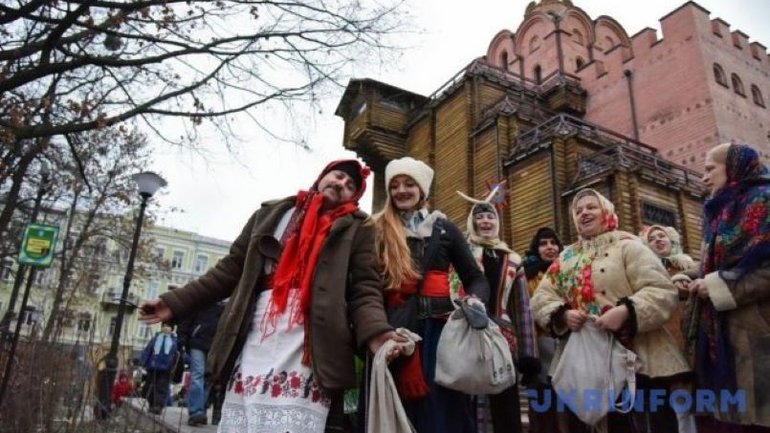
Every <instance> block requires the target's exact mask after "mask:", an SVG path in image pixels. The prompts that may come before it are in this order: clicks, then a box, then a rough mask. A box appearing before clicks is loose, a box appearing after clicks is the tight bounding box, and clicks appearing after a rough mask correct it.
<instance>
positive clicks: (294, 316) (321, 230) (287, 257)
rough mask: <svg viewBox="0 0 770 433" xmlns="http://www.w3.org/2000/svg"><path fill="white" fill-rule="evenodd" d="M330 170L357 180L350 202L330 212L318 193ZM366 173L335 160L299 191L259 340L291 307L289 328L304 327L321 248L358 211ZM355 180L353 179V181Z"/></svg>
mask: <svg viewBox="0 0 770 433" xmlns="http://www.w3.org/2000/svg"><path fill="white" fill-rule="evenodd" d="M332 170H341V171H344V172H346V173H348V174H351V172H352V171H353V170H357V173H355V172H352V176H351V177H354V178H355V177H356V176H355V175H358V177H359V180H360V182H359V185H358V189H357V190H356V192H355V194H354V195H353V197H352V198H351V200H350V201H347V202H344V203H342V204H339V205H338V206H336V207H334V208H333V209H328V210H324V209H323V199H324V198H323V194H322V193H321V192H320V191H318V184H319V183H320V181H321V179H322V178H323V177H324V176H326V174H328V173H329V172H330V171H332ZM369 173H370V170H369V168H368V167H366V166H362V165H361V164H360V163H359V162H358V161H356V160H354V159H349V160H338V161H334V162H332V163H330V164H329V165H327V166H326V167H325V168H324V169H323V171H321V174H320V175H319V176H318V178H317V179H316V181H315V183H313V186H312V187H311V188H310V190H309V191H304V190H303V191H299V193H297V201H296V205H295V210H294V215H292V218H291V220H290V222H289V224H288V226H287V227H286V233H285V235H284V237H283V240H284V242H285V246H284V249H283V252H282V253H281V258H280V259H279V261H278V267H277V268H276V271H275V275H274V277H273V292H272V295H271V297H270V305H269V306H268V309H267V312H266V314H265V316H264V317H263V319H262V332H263V338H264V337H266V336H269V335H270V334H272V333H273V332H274V331H275V327H276V324H277V320H278V317H279V316H280V315H281V314H283V312H284V311H286V307H287V305H289V304H291V317H290V320H289V326H290V327H291V326H293V325H296V324H300V323H304V318H305V316H306V314H307V313H308V311H309V307H310V286H311V284H312V278H313V273H314V271H315V267H316V264H317V263H318V257H319V255H320V252H321V247H322V246H323V244H324V241H325V240H326V237H327V236H328V234H329V230H330V229H331V226H332V224H333V223H334V221H335V220H337V218H340V217H343V216H345V215H348V214H351V213H353V212H355V211H356V210H357V209H358V200H359V199H360V198H361V196H362V195H363V194H364V191H365V190H366V178H367V177H368V176H369ZM354 180H355V179H354ZM291 289H299V291H298V292H296V293H297V297H296V298H293V299H291V300H290V299H289V293H290V290H291Z"/></svg>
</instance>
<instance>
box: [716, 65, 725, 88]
mask: <svg viewBox="0 0 770 433" xmlns="http://www.w3.org/2000/svg"><path fill="white" fill-rule="evenodd" d="M714 80H716V82H717V83H719V84H721V85H723V86H725V87H727V75H725V70H724V69H722V67H721V66H720V65H719V63H714Z"/></svg>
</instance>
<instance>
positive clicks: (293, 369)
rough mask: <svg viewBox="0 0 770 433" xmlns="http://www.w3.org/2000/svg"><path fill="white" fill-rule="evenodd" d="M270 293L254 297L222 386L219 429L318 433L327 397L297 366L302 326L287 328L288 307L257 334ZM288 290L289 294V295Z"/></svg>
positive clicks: (306, 368) (227, 432)
mask: <svg viewBox="0 0 770 433" xmlns="http://www.w3.org/2000/svg"><path fill="white" fill-rule="evenodd" d="M271 292H272V291H265V292H263V293H262V294H261V295H260V297H259V300H258V301H257V308H256V312H255V313H254V319H253V321H252V325H251V330H250V332H249V335H248V337H247V340H246V344H245V345H244V347H243V351H242V352H241V354H240V356H239V358H238V361H237V362H236V367H235V369H234V370H233V375H232V377H231V378H230V381H229V382H228V385H227V392H226V394H225V402H224V404H223V406H222V419H221V420H220V422H219V429H218V432H219V433H323V431H324V427H325V425H326V418H327V416H328V414H329V406H330V400H329V398H328V397H327V396H326V395H325V394H324V392H322V390H321V388H319V386H318V384H317V382H316V381H315V379H314V377H313V372H312V370H311V368H310V367H309V366H305V365H302V350H303V342H304V338H305V330H304V327H303V326H302V325H295V326H292V327H291V328H289V315H290V311H291V307H287V308H286V312H285V313H284V314H283V315H281V317H280V318H279V319H278V321H277V326H276V329H275V331H274V332H273V333H272V334H270V335H269V336H267V337H264V338H263V333H262V332H261V331H260V323H261V321H262V317H263V316H264V314H265V311H266V310H267V307H268V303H269V300H270V294H271ZM293 295H295V294H294V293H292V294H290V295H289V298H290V299H292V298H294V296H293Z"/></svg>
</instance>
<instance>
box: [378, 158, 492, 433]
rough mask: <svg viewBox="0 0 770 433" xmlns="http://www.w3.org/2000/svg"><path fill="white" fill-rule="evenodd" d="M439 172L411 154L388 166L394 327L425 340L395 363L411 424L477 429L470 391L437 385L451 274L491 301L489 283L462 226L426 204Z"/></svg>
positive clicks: (437, 430) (385, 228) (453, 430)
mask: <svg viewBox="0 0 770 433" xmlns="http://www.w3.org/2000/svg"><path fill="white" fill-rule="evenodd" d="M432 181H433V169H431V168H430V167H429V166H428V165H427V164H425V163H424V162H422V161H418V160H416V159H413V158H409V157H405V158H400V159H396V160H393V161H391V162H390V163H389V164H388V165H387V167H386V168H385V187H386V188H387V199H386V201H385V207H384V209H382V210H381V211H380V212H379V213H377V214H376V215H374V220H375V225H376V229H377V230H376V233H377V248H378V253H379V256H380V262H381V265H382V275H383V278H384V280H385V281H386V283H387V284H386V291H385V295H386V310H387V311H388V316H389V319H390V321H391V325H393V326H396V327H399V326H405V327H408V328H410V329H411V330H412V331H414V332H416V333H418V334H419V335H420V336H421V337H422V339H423V341H422V342H421V344H420V346H419V350H417V351H415V354H414V355H412V356H410V357H407V358H405V359H403V360H399V361H397V362H395V363H394V364H393V365H392V368H393V373H394V376H395V378H396V385H397V387H398V390H399V394H400V396H401V399H402V401H403V403H404V407H405V409H406V412H407V415H408V416H409V419H410V421H411V422H412V424H413V425H414V427H415V428H416V430H417V432H419V433H472V432H475V427H474V415H475V414H474V413H473V410H472V405H471V399H470V396H468V395H465V394H463V393H460V392H457V391H453V390H450V389H447V388H444V387H442V386H439V385H436V383H435V381H434V374H435V368H436V347H437V346H438V340H439V336H440V335H441V330H442V329H443V328H444V324H445V323H446V319H447V317H448V314H449V313H450V312H451V311H453V310H454V307H453V305H452V301H451V299H450V294H449V278H448V271H449V268H450V266H452V267H454V269H455V271H456V272H457V274H458V275H459V276H460V279H461V280H462V282H463V286H464V287H465V291H466V293H467V294H468V295H470V296H473V297H476V298H478V299H479V300H480V301H481V302H486V301H487V297H488V294H489V286H488V284H487V280H486V278H485V277H484V274H483V273H482V272H481V270H480V269H479V267H478V265H477V264H476V261H475V260H474V258H473V256H472V255H471V253H470V251H469V250H468V246H467V244H466V243H465V239H464V237H463V235H462V233H461V232H460V230H459V229H458V228H457V226H456V225H455V224H453V223H452V222H451V221H449V220H448V219H447V218H446V216H445V215H444V214H442V213H441V212H438V211H431V210H429V209H428V208H427V206H426V201H427V198H428V195H429V193H430V186H431V182H432Z"/></svg>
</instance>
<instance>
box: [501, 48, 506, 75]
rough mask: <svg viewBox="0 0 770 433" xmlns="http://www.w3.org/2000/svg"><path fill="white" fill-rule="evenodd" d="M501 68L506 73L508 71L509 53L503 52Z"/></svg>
mask: <svg viewBox="0 0 770 433" xmlns="http://www.w3.org/2000/svg"><path fill="white" fill-rule="evenodd" d="M500 66H502V68H503V69H505V70H506V71H507V70H508V51H503V52H502V53H501V54H500Z"/></svg>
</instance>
